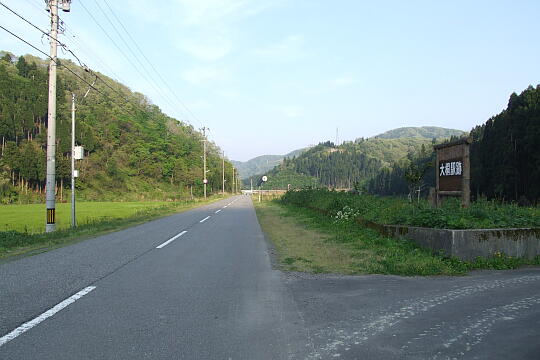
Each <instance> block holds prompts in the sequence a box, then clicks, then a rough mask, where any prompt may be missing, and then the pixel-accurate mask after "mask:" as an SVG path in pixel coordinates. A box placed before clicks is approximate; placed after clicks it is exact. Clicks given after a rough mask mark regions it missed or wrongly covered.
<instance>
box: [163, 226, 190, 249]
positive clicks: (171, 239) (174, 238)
mask: <svg viewBox="0 0 540 360" xmlns="http://www.w3.org/2000/svg"><path fill="white" fill-rule="evenodd" d="M185 233H187V231H185V230H184V231H182V232H181V233H180V234H178V235H176V236H173V237H172V238H170V239H169V240H167V241H165V242H164V243H163V244H161V245H158V246H156V249H161V248H162V247H165V246H167V245H169V244H170V243H172V242H173V241H174V240H176V239H178V238H179V237H180V236H182V235H184V234H185Z"/></svg>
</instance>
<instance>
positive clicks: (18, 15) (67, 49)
mask: <svg viewBox="0 0 540 360" xmlns="http://www.w3.org/2000/svg"><path fill="white" fill-rule="evenodd" d="M0 5H2V6H3V7H5V8H6V9H8V10H9V11H11V12H12V13H13V14H15V15H16V16H17V17H19V18H20V19H22V20H23V21H24V22H26V23H27V24H29V25H30V26H32V27H33V28H35V29H37V30H38V31H40V32H41V33H42V34H44V35H46V36H48V37H50V38H51V39H53V40H54V41H56V42H57V43H58V45H60V46H61V47H62V48H63V49H64V50H66V51H67V52H69V53H70V54H71V55H73V57H74V58H75V59H77V61H78V62H79V64H80V65H81V66H83V67H84V66H85V65H84V64H83V63H82V62H81V60H80V59H79V58H78V57H77V55H75V53H74V52H73V51H71V50H70V49H69V48H68V47H67V46H66V44H64V43H62V42H61V41H60V40H58V39H57V38H55V37H54V36H52V35H50V34H49V33H48V32H46V31H45V30H43V29H41V28H40V27H38V26H37V25H35V24H33V23H32V22H30V21H29V20H27V19H26V18H25V17H24V16H22V15H20V14H18V13H17V12H16V11H15V10H13V9H11V8H10V7H9V6H7V5H6V4H4V3H3V2H1V1H0Z"/></svg>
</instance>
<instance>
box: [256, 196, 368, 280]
mask: <svg viewBox="0 0 540 360" xmlns="http://www.w3.org/2000/svg"><path fill="white" fill-rule="evenodd" d="M255 209H256V211H257V217H258V218H259V223H260V224H261V227H262V229H263V231H264V232H265V233H266V234H267V236H268V237H269V238H270V240H271V241H272V242H273V244H274V246H275V247H276V250H277V251H278V254H279V255H278V256H279V263H280V267H281V269H282V270H285V271H305V272H314V273H320V272H325V273H341V274H353V273H357V272H358V271H357V270H356V268H357V264H358V259H357V255H356V254H355V252H358V251H355V250H354V249H353V248H352V247H349V246H344V245H343V244H337V243H334V242H332V241H331V236H330V235H328V234H325V233H323V232H320V231H316V230H313V229H309V228H307V227H306V225H305V224H303V223H302V221H301V219H299V218H298V217H291V216H288V215H287V213H286V211H285V210H284V209H283V208H282V207H280V206H279V205H276V204H275V203H272V202H261V203H258V202H255ZM365 251H366V250H363V252H365ZM365 255H368V254H365ZM369 255H373V254H369ZM368 257H369V256H368Z"/></svg>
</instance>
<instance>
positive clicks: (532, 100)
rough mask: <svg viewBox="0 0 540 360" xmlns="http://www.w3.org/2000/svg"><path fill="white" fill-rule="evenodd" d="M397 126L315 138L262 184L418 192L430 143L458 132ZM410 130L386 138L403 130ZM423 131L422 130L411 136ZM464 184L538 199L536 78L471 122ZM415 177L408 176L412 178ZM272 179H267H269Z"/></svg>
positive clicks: (429, 174)
mask: <svg viewBox="0 0 540 360" xmlns="http://www.w3.org/2000/svg"><path fill="white" fill-rule="evenodd" d="M414 129H415V128H401V129H396V131H389V132H387V133H385V134H386V135H385V136H381V137H379V136H377V137H375V138H367V139H364V138H360V139H357V140H356V141H355V142H354V143H353V142H346V143H344V144H342V145H340V146H336V145H335V144H333V143H332V142H325V143H320V144H319V145H317V146H315V147H312V148H311V149H309V150H307V151H306V152H304V153H303V154H301V155H299V156H298V157H293V158H290V159H285V160H284V161H283V163H282V164H280V165H279V166H277V167H276V168H274V169H273V170H272V171H270V172H268V177H269V181H268V183H267V184H266V185H265V186H267V188H280V189H284V188H287V186H288V185H289V184H290V185H291V186H292V187H293V188H301V187H305V186H323V187H328V188H342V189H343V188H345V189H353V188H354V189H356V190H358V191H360V192H369V193H372V194H378V195H407V194H411V195H416V194H417V190H418V189H420V193H421V195H423V196H425V195H426V194H427V193H428V191H429V188H430V187H434V186H435V169H434V166H433V164H434V163H435V152H434V150H433V145H435V144H437V143H441V142H444V141H451V140H455V139H457V138H458V137H457V136H458V135H462V134H461V132H459V131H455V130H450V129H441V128H435V130H436V131H437V132H436V133H437V134H452V135H451V136H450V137H447V138H439V139H436V138H433V139H428V138H426V137H427V136H426V134H427V133H426V132H425V131H428V130H429V129H430V128H429V127H423V128H418V129H422V131H420V130H414ZM410 134H413V135H414V137H413V138H406V137H405V138H401V137H398V138H394V137H396V136H409V135H410ZM419 134H423V136H419ZM463 135H464V136H466V135H470V136H471V138H472V140H473V142H472V144H471V149H470V152H471V192H472V196H473V198H480V197H484V198H487V199H497V200H500V201H516V202H519V203H520V204H525V205H527V204H538V202H539V201H540V151H538V146H539V145H540V85H539V86H537V87H536V88H534V87H532V86H530V87H528V88H527V89H525V90H524V91H523V92H522V93H521V94H519V95H518V94H515V93H513V94H512V95H511V96H510V99H509V101H508V106H507V108H506V109H505V110H503V111H502V112H501V113H500V114H498V115H496V116H493V117H492V118H490V119H489V120H488V121H487V122H486V123H484V124H483V125H480V126H477V127H475V128H474V129H472V130H471V132H470V134H465V133H464V134H463ZM418 177H419V180H413V179H414V178H418ZM274 179H275V180H274Z"/></svg>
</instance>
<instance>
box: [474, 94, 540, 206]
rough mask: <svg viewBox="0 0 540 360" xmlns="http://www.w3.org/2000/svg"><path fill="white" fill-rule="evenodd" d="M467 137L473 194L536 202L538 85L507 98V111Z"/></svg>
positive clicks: (539, 197) (539, 192) (539, 177)
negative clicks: (469, 137) (469, 141)
mask: <svg viewBox="0 0 540 360" xmlns="http://www.w3.org/2000/svg"><path fill="white" fill-rule="evenodd" d="M471 136H472V138H473V143H472V144H471V187H472V189H471V191H472V193H473V194H475V195H477V196H486V197H488V198H494V199H501V200H509V201H519V202H520V203H524V204H527V203H535V204H537V203H538V202H539V201H540V151H539V149H538V147H539V146H540V85H538V86H537V87H536V88H534V87H532V86H529V87H528V88H527V89H526V90H525V91H523V92H522V93H521V94H519V95H517V94H516V93H513V94H512V95H510V99H509V101H508V106H507V108H506V109H505V110H503V111H502V112H501V113H500V114H498V115H496V116H494V117H492V118H491V119H489V120H488V121H487V122H486V123H485V124H484V125H481V126H477V127H475V128H474V129H472V131H471Z"/></svg>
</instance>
